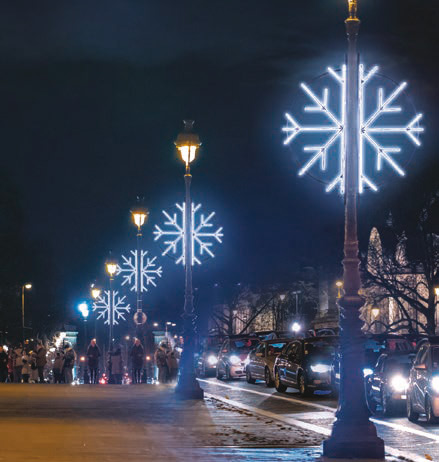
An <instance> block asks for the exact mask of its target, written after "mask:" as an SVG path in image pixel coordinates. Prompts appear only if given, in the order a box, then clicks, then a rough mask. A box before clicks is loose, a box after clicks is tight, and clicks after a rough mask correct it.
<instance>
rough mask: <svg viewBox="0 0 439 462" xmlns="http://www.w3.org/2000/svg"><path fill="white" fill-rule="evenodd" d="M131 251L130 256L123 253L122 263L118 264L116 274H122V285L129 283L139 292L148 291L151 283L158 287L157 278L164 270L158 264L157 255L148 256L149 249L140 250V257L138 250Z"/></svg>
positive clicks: (133, 289)
mask: <svg viewBox="0 0 439 462" xmlns="http://www.w3.org/2000/svg"><path fill="white" fill-rule="evenodd" d="M130 253H131V256H129V257H125V256H124V255H122V264H121V265H117V271H116V275H121V276H122V284H121V285H122V286H124V285H127V286H128V287H130V290H132V291H135V292H138V293H139V292H147V291H148V286H149V285H152V286H154V287H157V283H156V279H157V278H161V277H162V272H163V270H162V267H161V266H158V265H157V257H148V251H147V250H141V251H140V259H139V258H138V254H137V250H131V251H130ZM139 260H140V261H139ZM139 276H140V277H139Z"/></svg>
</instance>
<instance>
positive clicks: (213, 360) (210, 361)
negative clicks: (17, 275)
mask: <svg viewBox="0 0 439 462" xmlns="http://www.w3.org/2000/svg"><path fill="white" fill-rule="evenodd" d="M207 362H208V364H209V366H215V364H216V363H217V362H218V358H217V357H216V356H215V355H210V356H209V357H208V358H207Z"/></svg>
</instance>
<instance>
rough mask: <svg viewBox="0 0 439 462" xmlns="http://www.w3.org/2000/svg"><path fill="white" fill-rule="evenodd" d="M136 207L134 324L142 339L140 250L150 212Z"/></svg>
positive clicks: (132, 212) (137, 334)
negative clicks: (135, 301)
mask: <svg viewBox="0 0 439 462" xmlns="http://www.w3.org/2000/svg"><path fill="white" fill-rule="evenodd" d="M138 202H139V203H138V204H137V205H136V207H135V208H134V209H133V210H132V211H131V215H132V217H133V221H134V224H135V225H136V226H137V255H136V256H137V261H136V267H137V271H136V272H135V277H136V295H137V311H136V314H135V316H134V322H135V324H136V330H137V332H136V336H137V338H141V337H142V332H141V330H142V325H143V324H144V322H145V321H144V319H146V318H145V314H144V313H143V310H142V287H141V281H142V269H141V267H142V250H141V248H140V246H141V242H142V226H143V225H144V224H145V222H146V220H147V219H148V211H147V210H146V209H145V208H144V207H141V205H140V201H138Z"/></svg>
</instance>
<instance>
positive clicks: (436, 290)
mask: <svg viewBox="0 0 439 462" xmlns="http://www.w3.org/2000/svg"><path fill="white" fill-rule="evenodd" d="M434 293H435V294H436V297H439V287H435V288H434Z"/></svg>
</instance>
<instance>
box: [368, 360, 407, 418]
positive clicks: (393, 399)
mask: <svg viewBox="0 0 439 462" xmlns="http://www.w3.org/2000/svg"><path fill="white" fill-rule="evenodd" d="M414 357H415V354H414V353H405V352H397V353H383V354H382V355H381V356H380V357H379V358H378V361H377V363H376V366H375V368H374V371H373V372H372V374H370V375H368V376H367V377H366V379H365V380H366V397H367V405H368V406H369V409H370V411H371V412H372V413H375V412H376V411H377V408H378V406H380V407H381V409H382V412H383V414H384V415H387V416H388V415H392V414H394V413H395V412H397V411H402V410H403V409H404V410H405V406H406V398H407V395H406V393H407V386H408V379H409V374H410V367H411V365H412V362H413V359H414Z"/></svg>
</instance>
